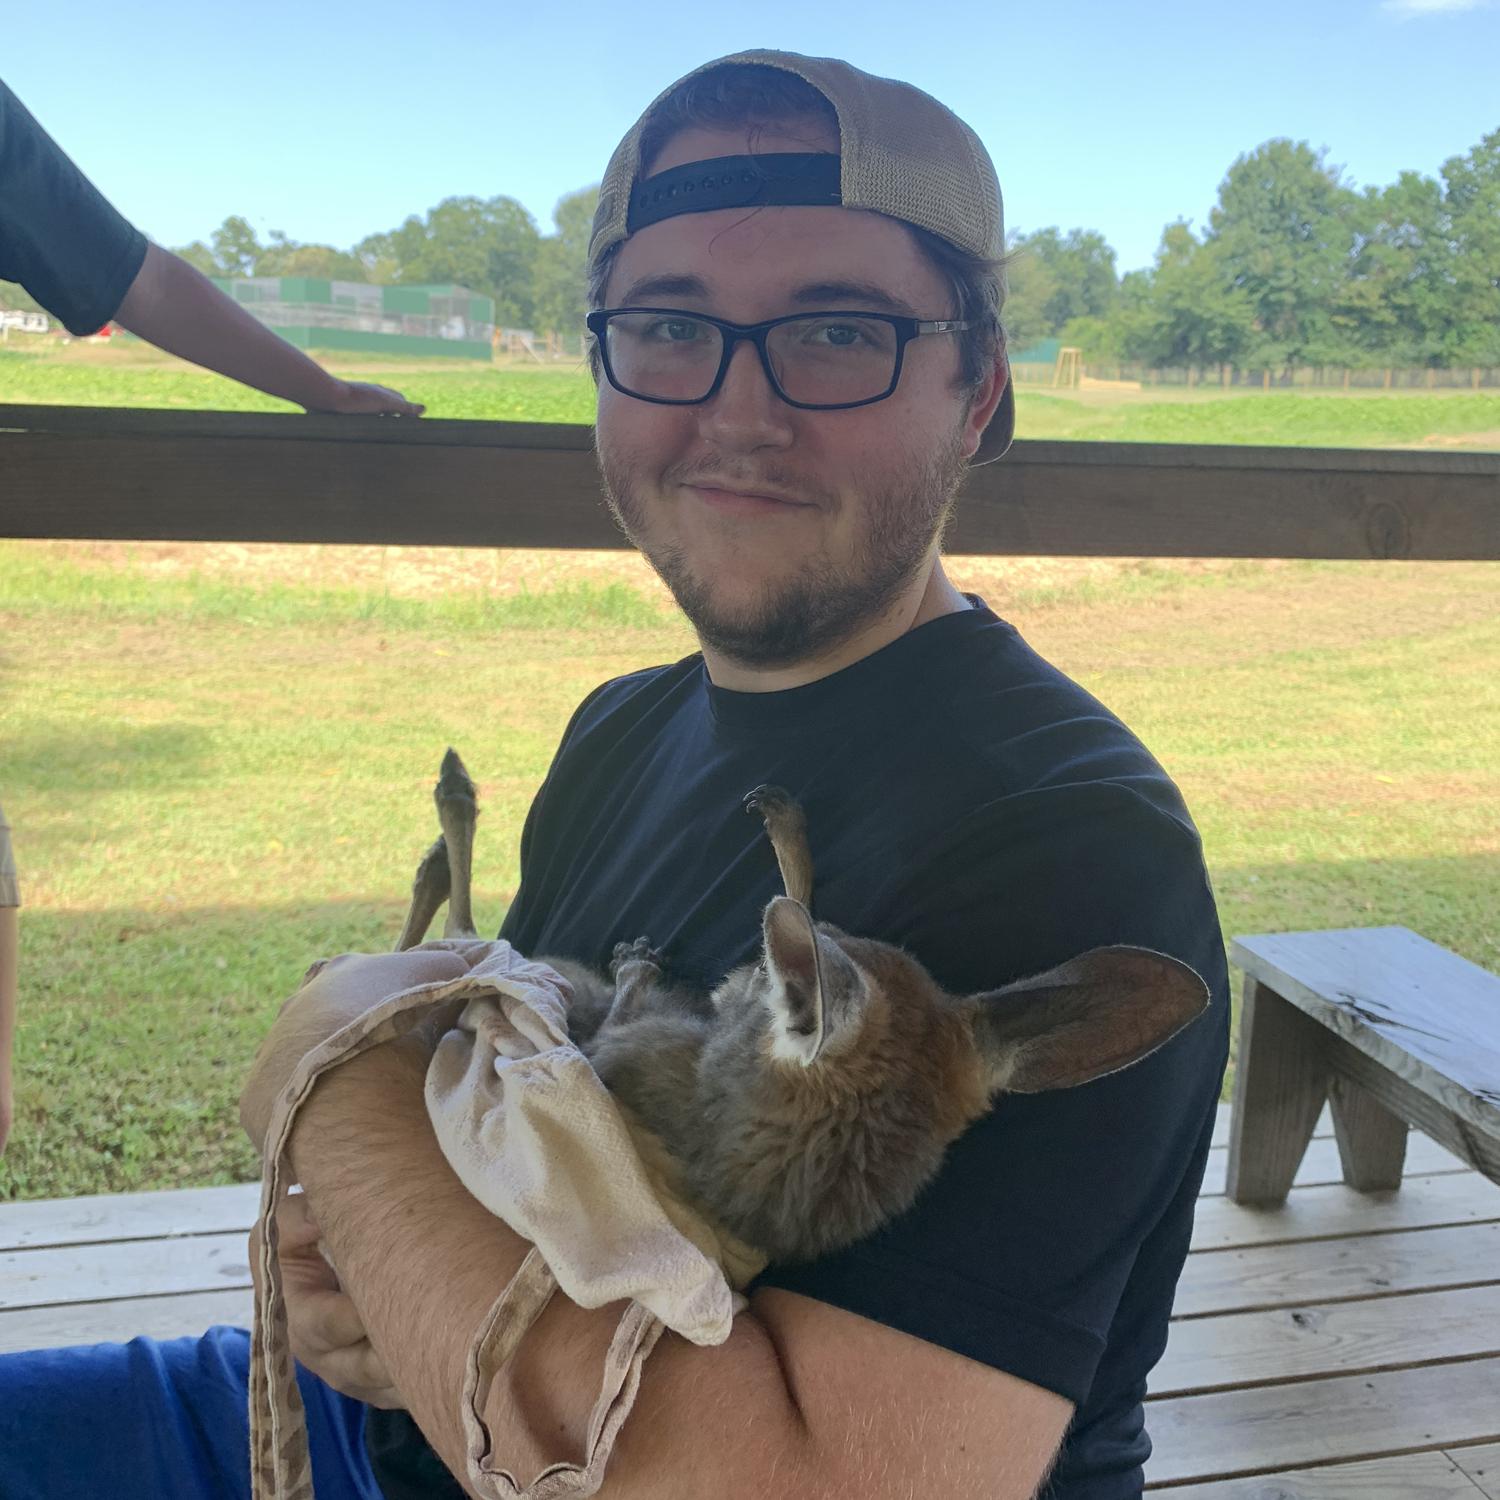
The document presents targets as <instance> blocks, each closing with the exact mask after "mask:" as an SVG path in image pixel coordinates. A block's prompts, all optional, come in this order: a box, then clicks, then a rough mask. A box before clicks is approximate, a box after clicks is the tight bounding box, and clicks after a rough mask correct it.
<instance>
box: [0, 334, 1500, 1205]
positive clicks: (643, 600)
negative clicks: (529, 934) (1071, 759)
mask: <svg viewBox="0 0 1500 1500" xmlns="http://www.w3.org/2000/svg"><path fill="white" fill-rule="evenodd" d="M343 373H347V374H349V375H351V376H352V377H354V378H359V379H366V380H379V381H382V382H383V383H386V384H392V385H395V386H398V387H399V388H401V389H403V390H404V391H406V392H407V394H408V395H411V396H412V397H414V398H415V399H418V400H422V401H425V402H426V403H427V405H428V407H429V412H430V414H431V415H432V416H437V417H487V418H500V419H515V420H531V421H538V420H542V421H573V422H586V421H589V420H591V418H592V401H593V387H592V384H591V382H590V381H589V379H588V377H587V375H586V373H583V372H582V371H579V370H568V369H565V368H564V369H537V368H534V367H533V368H524V367H523V368H515V369H500V368H494V369H486V368H454V367H452V366H447V365H443V364H441V363H440V362H435V361H427V362H410V363H408V364H405V365H403V366H401V367H399V368H396V367H390V366H385V367H381V368H367V367H360V366H348V367H345V368H344V370H343ZM0 402H21V403H29V402H38V403H59V402H60V403H68V404H99V405H128V406H150V407H165V408H181V409H191V408H195V407H205V408H216V409H225V410H267V411H270V410H287V409H288V408H287V407H285V405H284V404H283V403H280V402H276V401H273V400H271V399H269V398H266V397H262V396H260V395H258V394H256V393H254V392H251V391H248V390H246V389H245V388H244V387H241V386H237V385H235V384H233V383H231V382H229V381H226V380H222V379H220V378H218V377H216V376H212V375H208V374H205V373H203V372H201V371H197V370H194V369H192V368H191V367H189V366H185V365H182V364H180V363H179V362H177V361H173V360H170V359H168V358H166V357H164V356H159V355H157V354H156V353H155V352H154V351H151V350H148V349H143V348H141V347H140V346H134V347H130V346H124V347H121V346H95V345H83V344H79V345H73V346H70V347H69V348H66V349H64V350H61V351H59V352H58V353H57V354H56V355H55V356H49V357H46V358H42V357H38V356H36V355H34V354H26V353H21V352H16V351H15V350H11V349H3V348H0ZM1018 411H1019V431H1020V434H1021V436H1023V437H1032V438H1107V439H1117V440H1133V441H1164V442H1214V443H1294V444H1303V445H1315V446H1328V447H1339V446H1353V447H1377V446H1411V447H1429V448H1440V449H1446V448H1457V449H1462V448H1468V449H1484V448H1495V447H1497V446H1500V393H1481V394H1477V395H1476V394H1469V393H1451V394H1450V393H1441V394H1434V395H1428V394H1425V393H1405V392H1403V393H1397V394H1383V393H1378V392H1372V393H1364V392H1359V393H1350V394H1343V393H1337V392H1328V393H1320V394H1319V393H1307V392H1298V393H1271V394H1267V395H1262V394H1259V393H1252V394H1244V395H1223V394H1221V393H1218V392H1213V391H1208V392H1205V391H1203V390H1201V389H1200V390H1198V391H1196V392H1180V393H1176V392H1165V393H1164V392H1160V391H1157V390H1152V391H1150V392H1147V393H1139V392H1121V391H1099V392H1088V391H1086V392H1083V393H1069V394H1065V395H1064V394H1056V393H1050V392H1039V391H1035V390H1022V392H1021V393H1020V399H1019V402H1018ZM952 571H953V573H954V576H955V577H956V579H957V580H958V581H959V583H960V584H961V585H962V586H964V587H967V588H971V589H974V590H976V591H978V592H980V593H982V594H983V595H984V596H985V597H986V598H987V599H988V600H989V601H990V602H991V603H993V604H994V605H995V606H996V607H997V608H999V609H1001V610H1002V612H1003V613H1005V614H1007V615H1008V616H1009V617H1010V618H1012V619H1014V620H1015V621H1016V622H1017V624H1019V625H1020V626H1021V628H1022V629H1023V631H1024V632H1025V633H1026V634H1027V635H1028V636H1029V638H1030V639H1031V640H1032V641H1033V643H1034V644H1036V645H1037V646H1038V647H1039V648H1040V649H1041V650H1042V651H1043V652H1044V653H1045V654H1047V655H1049V656H1051V657H1052V658H1053V659H1054V660H1056V661H1057V662H1058V663H1059V664H1060V665H1062V666H1063V667H1064V668H1065V669H1066V670H1068V671H1070V672H1072V673H1073V674H1074V675H1075V676H1077V677H1078V678H1079V679H1080V680H1081V681H1083V682H1084V683H1085V685H1087V686H1088V687H1089V688H1091V689H1092V690H1094V691H1095V692H1097V693H1098V694H1099V695H1100V696H1101V697H1103V698H1104V700H1105V701H1106V702H1107V703H1109V704H1110V705H1111V706H1112V707H1114V708H1115V709H1116V710H1117V711H1118V712H1120V713H1121V714H1122V715H1123V716H1124V717H1125V718H1126V719H1127V721H1128V722H1130V723H1131V724H1132V725H1133V726H1134V727H1135V728H1136V729H1137V730H1138V731H1139V732H1140V733H1141V734H1142V736H1143V738H1144V739H1145V740H1146V741H1147V743H1148V744H1150V745H1151V746H1152V748H1153V749H1154V750H1155V751H1156V752H1157V754H1158V755H1159V756H1160V758H1161V759H1162V760H1163V761H1164V762H1165V763H1166V765H1167V767H1168V769H1169V770H1170V771H1171V772H1172V773H1173V774H1174V775H1175V776H1176V777H1177V778H1178V780H1179V781H1180V783H1181V784H1182V786H1183V788H1184V790H1185V791H1186V793H1187V795H1188V798H1189V801H1190V804H1191V805H1192V807H1193V808H1194V811H1195V813H1196V815H1197V818H1198V821H1199V824H1200V826H1201V828H1202V830H1203V834H1204V841H1205V847H1206V849H1207V852H1208V858H1209V863H1210V868H1211V870H1212V873H1213V876H1214V880H1215V885H1216V888H1217V891H1218V895H1219V900H1220V906H1221V910H1222V913H1223V917H1224V924H1225V927H1226V930H1227V931H1229V932H1231V933H1233V932H1245V931H1257V930H1264V929H1271V928H1287V927H1317V926H1340V925H1368V924H1374V923H1382V922H1397V923H1402V924H1404V925H1407V926H1410V927H1413V928H1415V929H1417V930H1418V931H1420V932H1423V933H1425V934H1426V935H1427V936H1429V937H1431V938H1433V939H1434V940H1435V941H1437V942H1440V943H1443V944H1446V945H1448V946H1451V947H1453V948H1455V949H1457V950H1458V951H1459V952H1461V953H1464V954H1466V955H1467V956H1468V957H1470V958H1472V959H1474V960H1476V961H1477V962H1479V963H1481V964H1486V965H1488V966H1490V967H1492V968H1496V967H1500V911H1497V901H1496V892H1497V889H1500V820H1497V818H1496V817H1495V814H1494V809H1495V808H1496V807H1497V806H1500V757H1497V755H1496V752H1495V748H1494V747H1495V745H1496V744H1497V743H1500V685H1497V684H1500V673H1497V672H1496V671H1495V662H1496V661H1497V660H1500V606H1497V599H1500V588H1497V585H1500V564H1487V565H1459V564H1394V563H1388V564H1380V563H1376V564H1314V563H1301V564H1277V563H1234V564H1229V563H1193V562H1180V563H1171V564H1167V563H1153V562H1149V561H1140V560H1130V559H1074V560H1055V559H1038V558H1030V559H1028V558H1017V559H986V560H978V559H955V560H953V565H952ZM335 580H336V582H335ZM692 648H693V642H692V640H691V637H690V636H689V634H688V632H687V631H686V629H685V628H684V627H683V625H682V623H681V621H680V619H679V618H678V617H677V616H676V615H675V613H674V612H673V611H672V610H671V608H670V606H669V602H668V601H667V600H666V598H665V595H664V593H663V591H662V589H661V587H660V585H659V584H658V583H657V582H656V580H655V579H654V578H653V577H652V575H651V574H650V573H649V571H648V570H647V569H646V567H645V566H644V564H643V563H642V562H641V561H640V560H639V559H638V558H636V557H634V556H633V555H626V554H621V553H570V554H567V555H566V557H565V558H564V557H563V556H562V555H560V554H555V553H545V552H529V553H528V552H483V551H459V550H441V549H420V548H380V547H364V548H331V547H325V548H318V547H310V548H293V547H246V546H198V547H192V546H179V545H169V544H157V545H148V544H138V545H119V544H116V545H110V544H88V543H15V542H12V543H4V542H0V710H3V728H0V802H3V803H4V806H5V808H6V811H7V813H8V815H9V817H10V820H11V822H12V824H13V825H14V827H15V830H16V845H17V854H18V861H19V864H20V867H21V874H22V885H23V896H24V898H25V901H26V907H25V909H24V912H23V934H24V937H23V943H24V958H23V969H22V975H23V978H22V1001H21V1028H20V1035H19V1040H18V1078H19V1105H20V1110H19V1116H20V1117H19V1122H18V1125H17V1128H16V1130H15V1132H14V1136H13V1140H12V1145H11V1148H10V1150H9V1153H8V1154H7V1155H6V1156H5V1157H4V1158H3V1159H0V1198H5V1197H13V1196H23V1197H45V1196H52V1195H62V1194H71V1193H86V1192H104V1191H114V1190H124V1189H131V1188H142V1187H165V1186H173V1185H189V1184H201V1183H210V1182H222V1181H229V1180H238V1179H243V1178H246V1177H249V1176H251V1175H253V1173H254V1170H255V1167H254V1163H253V1161H252V1159H251V1156H250V1153H249V1149H248V1147H247V1145H246V1144H245V1143H244V1142H243V1140H242V1139H241V1138H240V1132H239V1130H238V1127H237V1125H236V1123H235V1116H234V1098H235V1095H236V1092H237V1089H238V1083H239V1080H240V1079H241V1077H242V1076H243V1072H244V1068H245V1065H246V1063H247V1061H248V1059H249V1057H250V1054H251V1052H252V1050H253V1047H254V1045H255V1041H256V1039H257V1038H258V1037H259V1036H260V1034H261V1033H262V1031H263V1030H264V1027H265V1025H266V1023H267V1021H268V1019H269V1018H270V1016H271V1015H272V1014H273V1013H274V1011H275V1009H276V1007H277V1005H278V1004H279V1002H280V1000H281V998H282V997H283V996H284V995H285V994H286V993H287V992H288V991H289V990H290V989H291V988H292V987H293V986H294V985H295V983H296V982H297V979H298V977H299V976H300V975H301V974H302V972H303V971H304V969H305V968H306V966H307V964H308V963H309V962H310V961H311V959H312V958H314V957H316V956H319V955H322V954H326V953H332V952H337V951H342V950H345V949H351V948H367V949H368V948H383V947H387V946H389V944H390V942H391V941H392V939H393V937H394V934H395V932H396V929H397V927H398V925H399V920H400V915H401V912H402V909H403V906H404V900H405V891H406V888H407V885H408V882H409V879H410V872H411V867H412V862H413V859H414V858H415V856H416V854H417V853H418V852H419V851H420V849H421V848H422V847H423V846H424V844H425V842H426V840H427V839H428V837H429V836H430V830H429V828H428V824H429V822H430V814H429V810H428V808H429V804H428V795H429V788H430V784H431V779H432V775H433V772H434V769H435V766H436V762H437V758H438V756H439V755H440V753H441V751H442V748H443V746H444V745H446V744H448V743H454V744H457V745H459V746H460V747H461V748H462V749H463V751H464V753H465V755H466V757H467V759H468V760H469V762H470V764H471V766H472V767H473V769H474V770H475V772H476V774H478V776H479V777H480V779H481V789H482V795H483V799H484V807H485V815H484V819H483V821H482V823H481V847H480V855H479V868H480V887H481V890H480V895H481V900H480V903H479V906H480V912H481V916H482V920H483V922H484V923H485V924H487V925H490V926H493V925H495V924H497V923H498V921H499V919H500V916H501V913H502V912H503V909H504V905H505V902H506V900H507V899H508V897H509V895H510V893H511V892H512V891H513V890H514V886H515V881H516V858H517V843H518V839H519V834H520V827H521V821H522V818H523V816H524V813H525V809H526V806H527V804H528V802H529V800H530V798H531V796H532V794H533V792H534V790H535V788H536V786H537V784H538V782H539V781H540V779H541V776H542V774H543V773H544V771H545V769H546V766H547V763H548V760H549V758H550V756H551V753H552V750H553V748H554V746H555V744H556V741H557V738H558V735H559V734H560V733H561V730H562V727H563V725H564V723H565V721H566V718H567V715H568V714H569V712H570V711H571V709H572V708H573V706H574V705H575V704H576V702H577V701H578V699H579V698H580V697H581V696H582V695H583V694H584V693H585V692H586V691H587V690H588V689H589V688H590V687H592V686H593V685H594V684H595V683H596V682H598V681H600V680H601V679H602V678H604V677H606V676H609V675H612V674H615V673H618V672H623V671H628V670H631V669H632V668H635V667H638V666H642V665H646V664H649V663H652V662H658V661H664V660H669V659H671V658H673V657H675V656H678V655H681V654H683V653H685V652H687V651H690V650H691V649H692Z"/></svg>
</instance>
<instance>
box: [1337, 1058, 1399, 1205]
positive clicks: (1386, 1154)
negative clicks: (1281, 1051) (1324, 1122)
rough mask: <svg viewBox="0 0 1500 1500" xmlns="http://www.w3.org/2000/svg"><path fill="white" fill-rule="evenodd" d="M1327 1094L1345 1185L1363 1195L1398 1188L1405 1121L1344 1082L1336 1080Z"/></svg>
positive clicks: (1354, 1085)
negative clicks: (1330, 1104) (1329, 1100)
mask: <svg viewBox="0 0 1500 1500" xmlns="http://www.w3.org/2000/svg"><path fill="white" fill-rule="evenodd" d="M1329 1094H1330V1098H1331V1102H1332V1105H1333V1133H1334V1135H1335V1136H1337V1137H1338V1143H1339V1160H1340V1161H1341V1162H1342V1163H1343V1165H1344V1181H1345V1182H1346V1183H1348V1184H1349V1186H1350V1187H1352V1188H1358V1189H1359V1191H1360V1192H1362V1193H1377V1192H1381V1191H1384V1190H1387V1189H1392V1188H1398V1187H1400V1186H1401V1173H1402V1170H1403V1168H1404V1167H1405V1166H1406V1135H1407V1129H1406V1121H1405V1120H1403V1119H1402V1118H1401V1116H1400V1115H1393V1114H1392V1113H1391V1112H1390V1110H1388V1109H1387V1108H1386V1107H1385V1106H1384V1105H1383V1104H1381V1103H1380V1102H1379V1100H1377V1099H1376V1098H1375V1096H1374V1095H1373V1094H1371V1093H1370V1092H1369V1091H1368V1090H1367V1089H1362V1088H1361V1087H1360V1086H1359V1085H1358V1084H1357V1083H1351V1082H1350V1081H1349V1079H1347V1078H1335V1079H1334V1080H1333V1084H1332V1086H1331V1088H1330V1090H1329Z"/></svg>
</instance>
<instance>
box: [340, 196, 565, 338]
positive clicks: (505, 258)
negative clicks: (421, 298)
mask: <svg viewBox="0 0 1500 1500" xmlns="http://www.w3.org/2000/svg"><path fill="white" fill-rule="evenodd" d="M540 239H541V236H540V235H539V234H538V233H537V227H536V222H535V220H533V219H532V217H531V215H530V214H529V213H527V211H526V209H525V208H523V207H522V205H521V204H519V203H517V202H516V200H515V199H514V198H506V197H495V198H473V197H468V198H445V199H444V200H443V201H442V202H441V203H439V204H438V205H437V206H436V207H435V208H431V209H429V210H428V211H427V215H426V217H425V218H421V219H419V218H418V217H417V216H416V215H415V214H413V215H412V216H411V217H410V218H408V219H407V220H406V221H405V222H404V223H402V224H401V225H400V226H399V227H398V228H396V229H392V230H390V231H388V232H387V233H385V234H379V235H370V236H369V237H367V238H366V239H364V240H361V241H360V243H359V244H358V245H356V246H355V250H354V253H355V254H356V255H357V256H358V257H359V259H360V261H361V262H362V263H363V264H364V265H365V267H366V270H367V273H373V272H374V271H375V270H376V268H377V267H382V268H383V267H385V266H389V267H392V268H393V269H394V275H393V276H391V277H390V280H392V281H396V282H429V283H433V282H436V283H445V282H452V283H455V284H457V285H459V286H466V287H468V288H469V289H470V291H475V292H483V293H484V294H485V295H486V296H489V297H493V298H494V299H495V321H496V322H497V323H500V324H503V325H505V326H508V327H519V328H525V327H529V326H530V325H531V323H532V318H533V311H534V302H533V284H532V278H533V275H534V272H535V269H536V259H537V246H538V244H539V242H540ZM372 279H379V278H377V277H374V276H373V275H372Z"/></svg>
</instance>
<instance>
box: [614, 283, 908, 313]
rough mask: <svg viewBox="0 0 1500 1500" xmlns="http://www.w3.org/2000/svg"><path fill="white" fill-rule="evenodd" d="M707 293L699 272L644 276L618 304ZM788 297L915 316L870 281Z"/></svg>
mask: <svg viewBox="0 0 1500 1500" xmlns="http://www.w3.org/2000/svg"><path fill="white" fill-rule="evenodd" d="M710 295H711V293H710V291H709V287H708V283H707V282H706V281H704V280H703V278H702V277H701V276H689V275H657V276H644V277H642V278H641V279H640V280H639V281H637V282H634V283H633V284H632V285H631V286H630V287H629V288H628V289H627V290H626V291H625V293H624V294H623V296H622V298H621V300H620V303H619V305H620V306H621V307H637V306H640V305H641V304H642V303H643V302H649V300H650V299H652V298H656V297H703V298H706V297H708V296H710ZM787 301H788V302H789V303H791V304H792V305H793V306H797V307H834V306H841V305H845V304H848V303H856V304H858V305H859V306H861V307H867V308H871V309H876V310H880V311H884V312H893V313H898V314H900V315H901V316H902V317H907V318H914V317H916V313H915V311H914V310H913V309H912V308H911V307H910V306H909V305H908V304H907V303H906V302H903V301H902V300H901V298H899V297H896V296H893V295H892V294H891V293H890V292H888V291H886V290H885V288H884V287H880V286H876V285H875V283H874V282H870V281H844V280H840V281H813V282H809V283H807V284H806V285H804V286H799V287H798V288H797V289H796V291H794V292H792V293H790V294H789V295H788V297H787Z"/></svg>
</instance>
